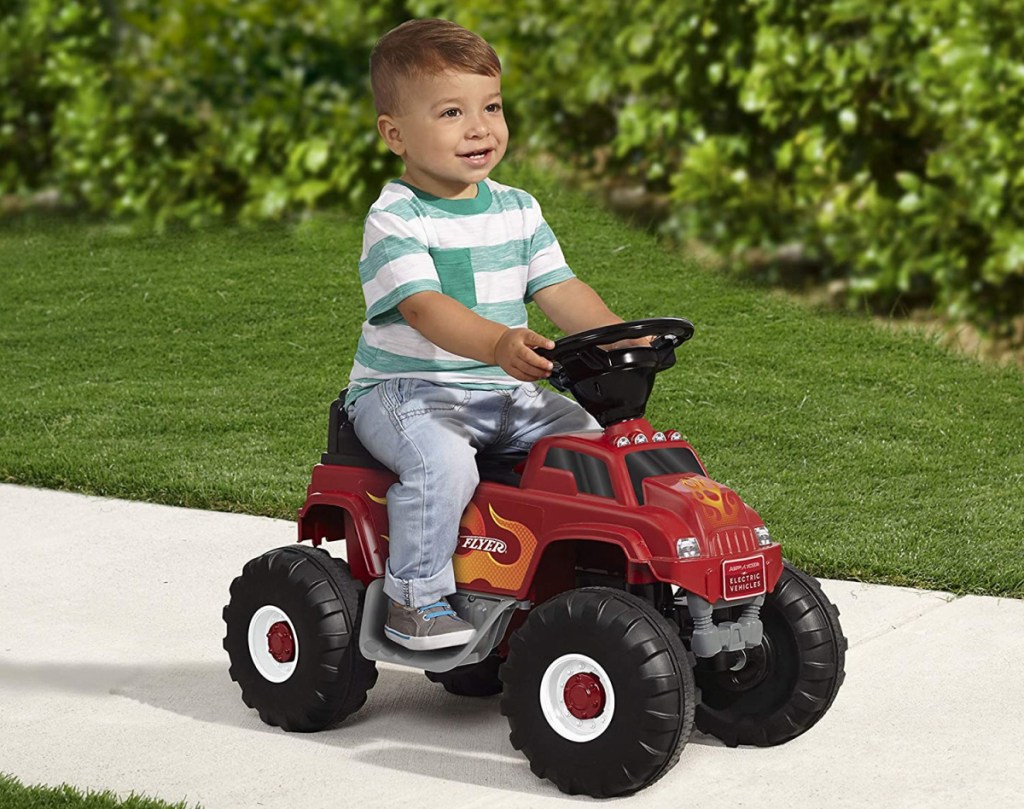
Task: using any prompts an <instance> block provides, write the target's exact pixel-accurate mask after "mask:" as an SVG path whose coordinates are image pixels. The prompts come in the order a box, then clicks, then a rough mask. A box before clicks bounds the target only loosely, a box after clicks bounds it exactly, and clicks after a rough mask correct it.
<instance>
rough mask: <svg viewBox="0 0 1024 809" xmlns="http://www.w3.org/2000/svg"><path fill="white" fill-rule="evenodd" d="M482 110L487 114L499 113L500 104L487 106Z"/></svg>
mask: <svg viewBox="0 0 1024 809" xmlns="http://www.w3.org/2000/svg"><path fill="white" fill-rule="evenodd" d="M484 109H485V110H486V111H487V112H501V104H488V105H487V106H486V107H484Z"/></svg>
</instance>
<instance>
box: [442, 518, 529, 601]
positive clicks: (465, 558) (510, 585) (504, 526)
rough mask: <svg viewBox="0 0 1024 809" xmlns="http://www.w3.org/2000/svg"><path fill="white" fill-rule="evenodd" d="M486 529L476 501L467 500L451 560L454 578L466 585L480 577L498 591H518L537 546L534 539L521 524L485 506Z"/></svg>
mask: <svg viewBox="0 0 1024 809" xmlns="http://www.w3.org/2000/svg"><path fill="white" fill-rule="evenodd" d="M487 510H488V512H489V514H490V518H491V523H493V526H494V527H493V528H489V527H488V524H487V520H486V519H485V518H484V516H483V514H482V513H481V512H480V509H479V508H478V507H477V505H476V503H470V504H469V505H468V506H467V507H466V511H465V512H464V513H463V515H462V520H461V521H460V522H459V539H458V545H457V546H456V549H455V557H454V558H453V560H452V563H453V565H454V567H455V580H456V582H458V583H459V584H460V585H468V584H470V583H472V582H473V581H476V580H483V581H485V582H487V583H488V584H490V585H491V586H492V587H496V588H499V589H502V590H518V589H519V588H520V587H521V586H522V583H523V580H524V579H525V578H526V570H527V568H529V566H530V561H531V560H532V559H533V553H534V551H535V550H536V549H537V538H536V537H535V536H534V535H533V533H532V532H531V531H530V530H529V529H528V528H527V527H526V526H525V525H523V524H522V523H519V522H516V521H515V520H507V519H505V518H504V517H502V516H501V515H499V514H498V513H497V512H496V511H495V510H494V507H493V506H491V505H488V506H487Z"/></svg>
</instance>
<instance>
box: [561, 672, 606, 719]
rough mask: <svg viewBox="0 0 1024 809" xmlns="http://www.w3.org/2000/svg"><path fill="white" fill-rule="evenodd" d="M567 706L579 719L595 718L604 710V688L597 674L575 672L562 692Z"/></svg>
mask: <svg viewBox="0 0 1024 809" xmlns="http://www.w3.org/2000/svg"><path fill="white" fill-rule="evenodd" d="M562 697H563V699H564V700H565V707H566V708H568V709H569V713H571V714H572V715H573V716H575V717H576V718H577V719H593V718H594V717H595V716H599V715H600V714H601V711H603V710H604V689H603V688H602V687H601V681H600V680H599V679H598V677H597V675H596V674H591V673H589V672H583V673H581V674H574V675H573V676H572V677H570V678H569V682H567V683H566V684H565V690H564V691H563V692H562Z"/></svg>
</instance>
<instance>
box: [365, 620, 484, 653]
mask: <svg viewBox="0 0 1024 809" xmlns="http://www.w3.org/2000/svg"><path fill="white" fill-rule="evenodd" d="M384 634H385V635H387V636H388V637H389V638H390V639H391V640H393V641H394V642H395V643H397V644H398V645H399V646H404V647H405V648H406V649H412V650H413V651H414V652H425V651H430V650H431V649H447V648H448V647H449V646H465V645H466V644H467V643H469V642H470V641H471V640H472V639H473V636H474V635H476V630H475V629H463V630H460V631H459V632H446V633H445V634H443V635H435V636H430V635H428V636H426V637H422V638H414V637H411V636H410V635H403V634H402V633H401V632H398V631H396V630H394V629H392V628H391V627H390V626H385V627H384Z"/></svg>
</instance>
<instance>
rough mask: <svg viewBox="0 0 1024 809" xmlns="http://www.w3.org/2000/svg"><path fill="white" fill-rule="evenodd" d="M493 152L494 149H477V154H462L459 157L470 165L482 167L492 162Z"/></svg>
mask: <svg viewBox="0 0 1024 809" xmlns="http://www.w3.org/2000/svg"><path fill="white" fill-rule="evenodd" d="M493 151H494V149H477V150H476V151H475V152H465V153H463V154H460V155H459V157H460V158H461V159H462V160H465V161H466V162H467V163H469V164H470V165H474V166H480V165H483V164H484V163H486V162H487V161H488V160H490V157H491V152H493Z"/></svg>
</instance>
